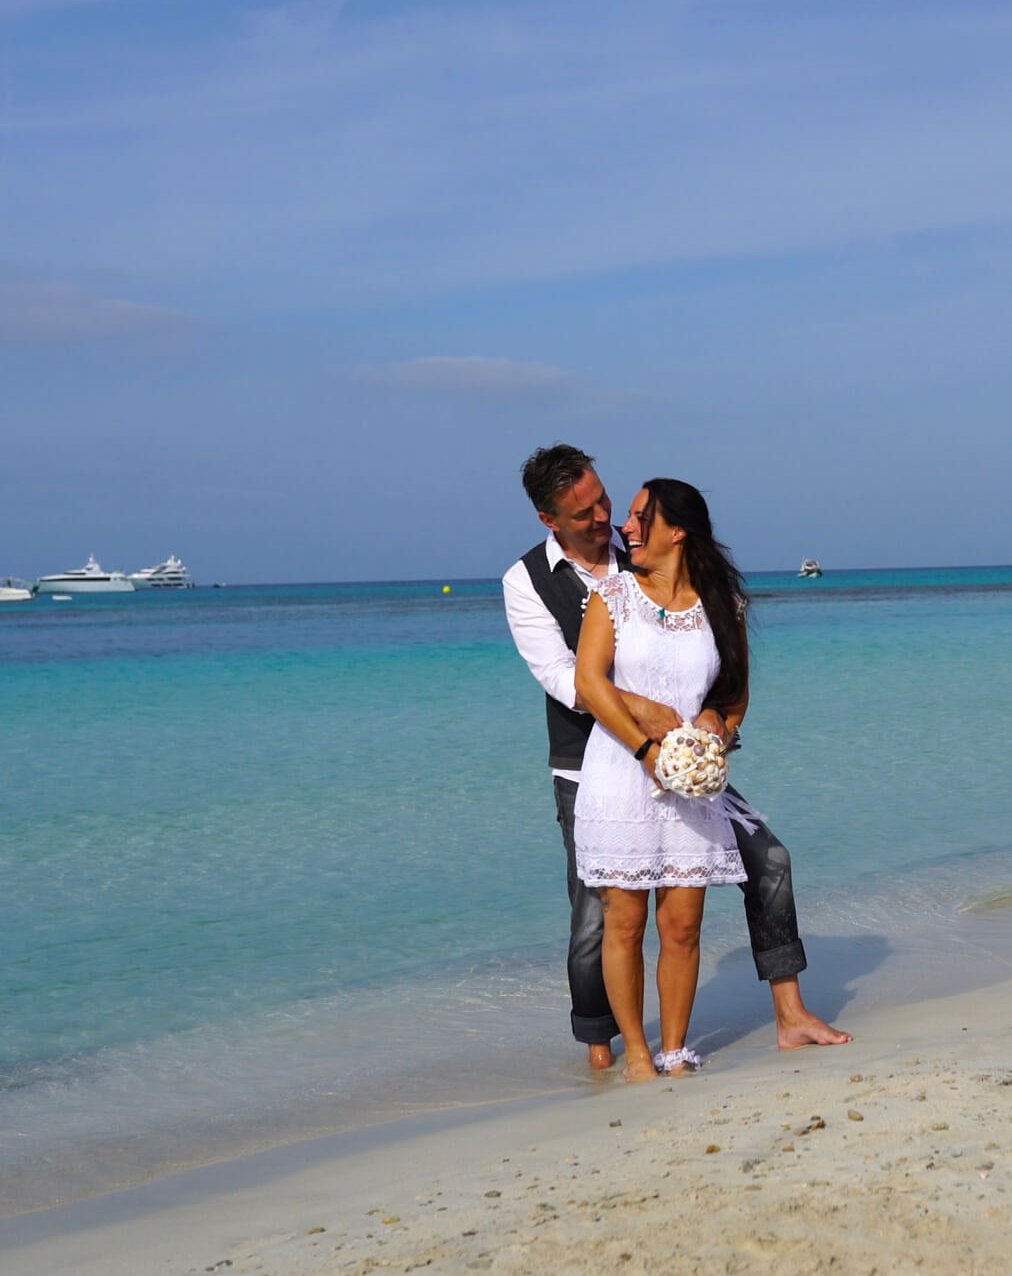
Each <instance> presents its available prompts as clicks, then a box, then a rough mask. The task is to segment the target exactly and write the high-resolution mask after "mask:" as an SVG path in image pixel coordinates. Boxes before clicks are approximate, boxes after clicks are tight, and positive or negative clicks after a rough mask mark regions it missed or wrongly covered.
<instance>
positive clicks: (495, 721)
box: [0, 567, 1012, 1212]
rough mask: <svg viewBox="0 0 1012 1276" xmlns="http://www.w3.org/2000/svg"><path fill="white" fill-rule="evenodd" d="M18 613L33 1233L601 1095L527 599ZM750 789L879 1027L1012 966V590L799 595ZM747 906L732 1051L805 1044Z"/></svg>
mask: <svg viewBox="0 0 1012 1276" xmlns="http://www.w3.org/2000/svg"><path fill="white" fill-rule="evenodd" d="M442 583H443V582H412V583H401V584H391V583H383V584H354V585H350V584H349V585H312V586H295V585H292V586H278V587H270V586H261V587H257V588H229V589H221V590H218V589H214V590H212V589H198V590H194V591H189V592H186V593H182V594H175V595H157V594H151V595H135V596H126V597H124V596H118V597H117V596H113V597H110V598H108V599H75V600H74V601H71V602H63V603H58V602H56V603H54V602H53V601H52V600H51V599H49V598H39V599H36V600H35V601H33V602H32V603H28V604H21V605H11V606H8V607H6V608H5V609H4V610H3V611H0V678H2V700H0V703H2V721H3V730H2V732H0V774H2V776H3V786H2V794H0V872H2V882H3V885H2V899H3V905H2V908H3V918H2V945H3V961H2V963H0V1153H2V1155H0V1162H2V1167H3V1168H2V1170H0V1205H2V1207H3V1210H5V1211H7V1212H10V1211H14V1210H18V1209H25V1208H31V1207H34V1206H38V1205H43V1204H46V1203H50V1202H52V1201H55V1200H57V1199H67V1198H69V1197H73V1196H77V1195H85V1194H88V1193H93V1192H96V1191H100V1190H103V1189H105V1188H108V1187H110V1186H112V1185H114V1184H121V1183H122V1184H125V1183H130V1182H134V1181H137V1180H139V1179H141V1178H143V1177H145V1176H147V1175H149V1174H151V1173H154V1172H158V1171H161V1170H164V1169H166V1168H168V1167H171V1166H176V1165H186V1164H192V1163H196V1162H200V1161H202V1160H206V1159H211V1158H215V1157H219V1156H222V1155H227V1154H230V1153H233V1152H236V1151H242V1150H248V1149H251V1148H256V1147H261V1146H267V1145H270V1144H273V1143H276V1142H279V1141H284V1140H286V1139H294V1138H298V1137H301V1136H306V1135H309V1134H312V1133H314V1132H317V1131H322V1130H340V1129H347V1128H352V1127H355V1126H361V1125H363V1124H367V1123H370V1122H378V1121H383V1120H388V1119H390V1118H393V1117H397V1116H400V1115H403V1114H405V1113H412V1112H417V1111H425V1110H427V1109H428V1108H430V1107H432V1106H438V1105H451V1104H459V1103H462V1102H477V1101H480V1100H483V1099H488V1098H491V1097H497V1096H501V1095H506V1094H523V1093H535V1092H542V1091H545V1090H551V1089H553V1088H566V1087H572V1086H577V1085H581V1084H585V1078H584V1071H583V1060H582V1057H581V1053H580V1051H579V1050H578V1049H577V1048H576V1047H575V1046H574V1045H573V1044H572V1042H571V1040H570V1038H569V1033H568V1006H567V996H566V987H565V978H564V974H565V971H564V954H565V932H566V903H565V882H564V865H563V857H562V851H561V845H560V842H559V838H558V834H557V831H556V828H555V825H554V819H553V809H552V803H551V789H550V779H549V773H548V770H547V767H546V765H545V756H546V752H547V750H546V744H545V733H544V724H543V704H542V699H541V694H540V692H539V690H538V689H537V687H536V685H535V683H534V682H533V680H532V679H531V677H530V675H529V674H528V672H527V670H526V668H525V667H524V666H523V664H522V663H521V661H520V660H519V657H517V656H516V654H515V652H514V650H513V647H512V644H511V642H510V639H509V634H508V631H507V629H506V624H505V620H504V617H503V614H502V606H501V600H500V593H499V587H498V583H497V582H494V581H460V582H452V584H453V588H452V592H451V593H450V594H448V595H444V594H443V593H442V590H441V585H442ZM750 584H751V587H752V589H753V591H754V596H755V605H754V608H753V618H754V624H755V630H754V634H753V650H754V655H753V664H754V667H753V700H752V707H751V710H750V713H749V717H748V721H747V723H746V731H745V747H744V748H743V749H742V751H741V752H740V753H738V754H736V755H735V757H734V762H733V775H734V779H735V782H736V783H737V784H738V786H739V787H740V788H742V789H743V790H744V792H745V793H746V794H747V796H748V797H749V798H750V799H751V801H752V802H753V803H754V804H755V805H756V806H757V807H758V809H759V810H761V811H762V812H764V813H765V814H766V815H767V817H768V818H769V820H770V823H771V824H772V825H773V827H774V828H775V829H776V830H777V831H778V832H779V833H780V835H781V837H782V838H783V839H784V841H785V842H786V843H787V845H788V846H789V847H790V848H791V850H792V853H793V857H794V869H795V887H796V893H797V897H798V902H799V911H800V914H801V925H802V931H803V934H804V936H805V938H806V942H807V943H808V948H809V958H810V961H811V969H810V971H809V972H808V973H807V974H806V976H805V981H806V982H805V987H806V990H807V991H808V992H809V995H810V999H811V1000H813V1001H814V1002H816V1003H817V1005H816V1008H818V1009H819V1010H820V1011H821V1012H822V1013H824V1014H826V1015H827V1017H828V1016H833V1017H839V1018H840V1019H841V1021H845V1020H846V1015H847V1008H848V1006H850V1005H852V1004H853V1005H858V1004H860V1005H872V1004H882V1003H884V1004H889V1003H890V1001H891V1000H892V1001H899V1000H901V999H903V998H904V997H909V996H915V995H918V996H919V995H926V994H927V992H930V991H934V990H937V991H939V992H943V991H946V990H950V989H952V988H956V987H960V986H965V985H966V984H967V983H968V982H970V983H972V982H973V981H974V980H977V981H984V982H987V981H988V980H993V979H994V978H997V977H998V975H999V974H1000V973H1001V972H1002V971H1004V972H1005V973H1006V974H1007V973H1008V970H1009V959H1010V957H1012V938H1010V935H1009V931H1010V926H1009V920H1010V916H1012V914H1010V912H1009V910H1008V908H1007V907H1002V906H1001V905H1002V900H1003V898H1004V899H1005V900H1006V902H1007V899H1008V897H1009V896H1010V895H1012V865H1010V857H1009V846H1010V841H1012V838H1010V835H1009V826H1008V802H1007V772H1008V765H1009V745H1008V733H1007V729H1006V728H1005V725H1004V724H1005V720H1006V717H1007V708H1008V705H1009V700H1010V695H1009V693H1010V690H1012V685H1010V684H1012V673H1010V662H1009V659H1008V653H1009V650H1010V647H1012V643H1010V639H1012V568H1008V567H1002V568H972V569H969V568H965V569H946V570H937V571H927V570H919V571H890V572H835V573H827V574H826V575H825V576H824V577H822V579H821V580H818V581H800V580H798V579H797V578H795V577H794V576H793V575H789V574H783V575H776V574H761V575H756V576H753V577H752V578H751V580H750ZM745 944H746V936H745V928H744V920H743V914H742V909H741V905H740V895H739V893H738V892H737V891H736V890H734V889H733V888H729V889H726V890H723V891H712V892H711V893H710V899H709V900H708V905H707V921H706V923H705V926H704V950H705V959H704V968H703V975H702V980H701V987H700V994H699V1002H698V1007H697V1012H696V1016H695V1019H694V1033H695V1037H696V1042H697V1045H701V1046H702V1047H703V1048H704V1050H709V1051H711V1052H714V1054H715V1057H716V1058H717V1059H718V1060H719V1055H720V1050H721V1049H722V1048H723V1047H725V1046H728V1045H731V1044H733V1043H734V1042H735V1041H736V1040H738V1039H739V1038H741V1037H743V1036H744V1035H746V1034H747V1033H749V1032H751V1031H753V1030H756V1029H758V1028H760V1027H762V1026H763V1025H765V1024H767V1023H768V1021H769V1018H770V1014H769V998H768V995H767V994H766V993H765V992H764V990H763V989H762V988H761V987H760V986H759V985H758V984H757V983H756V981H755V977H754V974H753V973H752V971H751V966H750V963H749V960H748V954H747V949H746V948H745Z"/></svg>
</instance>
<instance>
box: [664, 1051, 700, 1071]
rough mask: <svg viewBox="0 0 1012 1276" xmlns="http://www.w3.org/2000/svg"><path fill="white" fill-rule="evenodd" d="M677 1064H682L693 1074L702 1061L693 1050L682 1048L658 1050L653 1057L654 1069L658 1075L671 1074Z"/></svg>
mask: <svg viewBox="0 0 1012 1276" xmlns="http://www.w3.org/2000/svg"><path fill="white" fill-rule="evenodd" d="M679 1064H684V1065H685V1066H686V1068H688V1070H689V1071H690V1072H695V1071H696V1069H697V1068H701V1067H702V1066H703V1061H702V1059H700V1057H699V1055H698V1054H696V1052H695V1050H687V1049H686V1048H685V1047H684V1046H683V1047H682V1049H681V1050H659V1051H658V1052H657V1054H655V1055H654V1067H655V1068H656V1069H657V1071H658V1072H660V1073H667V1072H673V1071H674V1070H675V1068H677V1067H678V1065H679Z"/></svg>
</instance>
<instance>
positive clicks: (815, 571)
mask: <svg viewBox="0 0 1012 1276" xmlns="http://www.w3.org/2000/svg"><path fill="white" fill-rule="evenodd" d="M798 575H799V576H821V575H822V568H821V567H820V566H819V560H818V559H817V558H803V559H802V560H801V567H800V568H799V570H798Z"/></svg>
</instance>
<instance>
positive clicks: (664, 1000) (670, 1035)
mask: <svg viewBox="0 0 1012 1276" xmlns="http://www.w3.org/2000/svg"><path fill="white" fill-rule="evenodd" d="M705 900H706V888H705V887H700V886H664V887H661V888H660V889H659V890H658V892H657V933H658V935H659V936H660V941H661V951H660V957H659V958H658V961H657V994H658V996H659V998H660V1003H661V1049H662V1050H663V1051H670V1050H680V1049H681V1048H682V1047H683V1046H684V1045H685V1037H686V1034H687V1033H688V1031H689V1017H690V1015H691V1014H692V1003H693V1002H694V1001H695V998H696V984H697V982H698V980H699V933H700V929H701V927H702V924H703V904H704V902H705ZM677 1070H678V1069H676V1071H677Z"/></svg>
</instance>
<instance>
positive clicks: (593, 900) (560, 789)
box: [553, 776, 808, 1045]
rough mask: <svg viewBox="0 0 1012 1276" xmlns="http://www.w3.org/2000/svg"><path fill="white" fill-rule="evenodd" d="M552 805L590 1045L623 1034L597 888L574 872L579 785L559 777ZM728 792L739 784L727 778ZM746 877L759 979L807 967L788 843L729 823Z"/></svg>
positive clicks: (579, 1023) (572, 974)
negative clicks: (606, 962) (611, 994)
mask: <svg viewBox="0 0 1012 1276" xmlns="http://www.w3.org/2000/svg"><path fill="white" fill-rule="evenodd" d="M553 783H554V787H555V811H556V818H557V819H558V821H559V827H560V828H561V830H562V841H563V845H564V846H565V848H566V883H567V885H568V887H569V904H570V926H569V960H568V969H569V995H570V1000H571V1002H572V1007H573V1008H572V1011H571V1013H570V1019H571V1021H572V1025H573V1036H574V1037H575V1038H576V1040H577V1041H582V1042H585V1043H586V1044H588V1045H592V1044H596V1043H598V1042H605V1041H610V1040H611V1038H612V1037H615V1036H617V1035H618V1025H617V1024H616V1023H615V1019H614V1016H613V1015H612V1013H611V1007H610V1006H609V1005H608V994H607V993H606V992H605V988H604V976H603V974H602V973H601V939H602V936H603V934H604V914H603V912H602V909H601V901H600V899H599V897H598V894H597V891H596V890H594V889H592V888H591V887H588V886H585V885H584V884H583V882H581V881H580V879H579V878H578V877H577V875H576V846H575V843H574V840H573V822H574V821H573V812H574V808H575V805H576V794H577V790H578V789H579V785H578V784H575V783H574V782H573V781H572V780H565V779H562V778H560V777H559V776H555V777H554V781H553ZM728 792H729V793H731V794H735V795H736V796H740V795H737V794H736V791H735V790H734V789H732V788H731V786H730V785H728ZM731 827H732V828H733V829H734V834H735V840H736V841H737V843H738V850H739V852H740V853H741V858H742V862H743V863H744V865H745V872H746V873H747V874H748V881H747V882H742V883H741V890H742V893H743V895H744V896H745V920H746V922H747V924H748V932H749V940H750V942H751V945H752V959H753V961H754V962H755V968H756V974H757V975H758V976H759V978H760V979H782V978H783V977H784V976H785V975H796V974H798V973H799V972H800V971H802V970H804V969H805V967H806V966H807V964H808V962H807V961H806V959H805V949H804V945H803V944H802V942H801V940H800V938H799V937H798V917H797V912H796V911H795V907H794V887H793V884H792V882H791V856H790V852H789V851H788V850H787V847H786V846H784V844H783V843H782V842H781V841H780V839H779V838H778V837H776V836H775V835H774V834H773V833H772V832H771V831H770V830H769V829H768V828H767V827H766V825H765V824H759V826H758V828H757V829H756V830H755V832H754V833H746V832H745V830H744V829H743V828H742V827H741V826H740V825H739V824H737V823H732V825H731Z"/></svg>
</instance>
